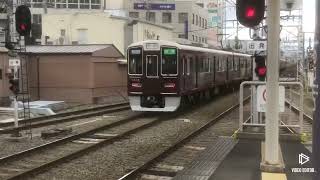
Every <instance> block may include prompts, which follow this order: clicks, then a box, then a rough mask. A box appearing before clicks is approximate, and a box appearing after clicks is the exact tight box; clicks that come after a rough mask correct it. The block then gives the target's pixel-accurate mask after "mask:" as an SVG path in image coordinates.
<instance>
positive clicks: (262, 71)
mask: <svg viewBox="0 0 320 180" xmlns="http://www.w3.org/2000/svg"><path fill="white" fill-rule="evenodd" d="M266 74H267V67H260V68H259V69H258V75H259V76H265V75H266Z"/></svg>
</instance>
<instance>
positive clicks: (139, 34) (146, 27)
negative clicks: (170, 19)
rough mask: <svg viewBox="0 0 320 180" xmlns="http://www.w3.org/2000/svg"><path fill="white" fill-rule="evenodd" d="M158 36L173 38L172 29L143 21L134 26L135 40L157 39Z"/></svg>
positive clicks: (165, 38)
mask: <svg viewBox="0 0 320 180" xmlns="http://www.w3.org/2000/svg"><path fill="white" fill-rule="evenodd" d="M157 36H159V39H160V40H167V41H172V40H173V39H172V30H169V29H165V28H161V27H158V26H155V25H152V24H146V23H142V22H138V23H137V24H136V25H134V26H133V42H138V41H144V40H149V39H157Z"/></svg>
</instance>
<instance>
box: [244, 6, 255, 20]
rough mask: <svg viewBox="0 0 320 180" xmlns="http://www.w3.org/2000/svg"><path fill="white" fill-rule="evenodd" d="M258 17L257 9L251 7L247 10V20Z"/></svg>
mask: <svg viewBox="0 0 320 180" xmlns="http://www.w3.org/2000/svg"><path fill="white" fill-rule="evenodd" d="M255 16H256V9H255V8H254V7H251V6H249V7H248V8H247V9H246V18H249V19H251V18H254V17H255Z"/></svg>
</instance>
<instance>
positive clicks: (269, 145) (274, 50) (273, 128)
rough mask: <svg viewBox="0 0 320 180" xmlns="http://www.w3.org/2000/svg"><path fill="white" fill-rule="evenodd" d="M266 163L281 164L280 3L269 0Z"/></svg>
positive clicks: (276, 0) (277, 0) (275, 0)
mask: <svg viewBox="0 0 320 180" xmlns="http://www.w3.org/2000/svg"><path fill="white" fill-rule="evenodd" d="M267 23H268V59H267V69H268V75H267V104H266V105H267V106H266V108H267V109H266V135H265V136H266V142H265V163H267V164H270V165H273V164H274V165H276V164H279V82H278V80H279V42H280V1H279V0H269V1H268V10H267Z"/></svg>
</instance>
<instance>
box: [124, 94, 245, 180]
mask: <svg viewBox="0 0 320 180" xmlns="http://www.w3.org/2000/svg"><path fill="white" fill-rule="evenodd" d="M249 99H250V98H249V97H248V98H246V99H245V100H244V101H246V102H247V101H248V100H249ZM238 107H239V104H237V105H234V106H232V107H230V108H229V109H227V110H226V111H224V112H222V113H220V114H219V115H217V116H216V117H215V118H213V119H211V120H210V121H208V122H207V123H205V124H204V125H202V126H201V127H199V128H197V129H195V130H194V131H192V132H190V133H189V134H187V135H186V136H185V137H183V138H182V139H181V140H179V141H177V142H176V143H174V144H173V145H172V146H170V147H167V148H166V149H164V150H163V151H161V152H160V153H158V154H157V155H155V156H154V157H152V158H151V159H149V161H147V162H145V163H144V164H142V165H141V166H139V167H137V168H136V169H134V170H132V171H131V172H129V173H128V174H126V175H124V176H123V177H121V178H120V179H119V180H133V179H144V178H147V179H148V178H151V179H152V178H154V177H152V176H153V175H156V176H158V177H159V176H165V177H174V176H175V175H176V173H177V171H180V170H182V169H183V167H182V166H170V167H169V166H165V165H162V164H161V162H163V161H164V160H165V159H166V158H167V157H168V156H169V155H172V154H173V153H175V152H176V153H175V154H176V155H178V156H179V157H183V156H184V155H187V154H188V153H186V152H185V150H183V147H186V146H188V147H190V148H191V149H195V150H196V151H197V150H201V145H200V147H198V149H197V146H199V144H201V143H203V142H205V143H206V142H208V141H210V139H211V140H212V138H215V137H214V136H210V135H208V136H204V137H205V139H203V138H201V139H199V140H198V141H197V142H191V141H192V139H195V138H196V137H197V136H199V135H200V134H203V133H205V131H207V130H208V129H209V128H210V127H213V126H214V125H215V124H216V123H217V122H219V120H221V119H223V118H224V117H225V116H226V115H228V114H230V113H231V112H233V111H234V110H235V109H236V108H238ZM190 142H191V143H190ZM195 145H196V146H195ZM187 156H188V155H187ZM177 159H178V161H180V160H181V159H180V158H177ZM177 159H176V160H177ZM174 163H179V162H174ZM157 168H160V169H170V170H168V171H163V170H161V171H159V170H155V169H157ZM173 169H174V170H173ZM146 174H147V175H146ZM150 174H152V175H150ZM145 176H149V177H145ZM150 176H151V177H150Z"/></svg>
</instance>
